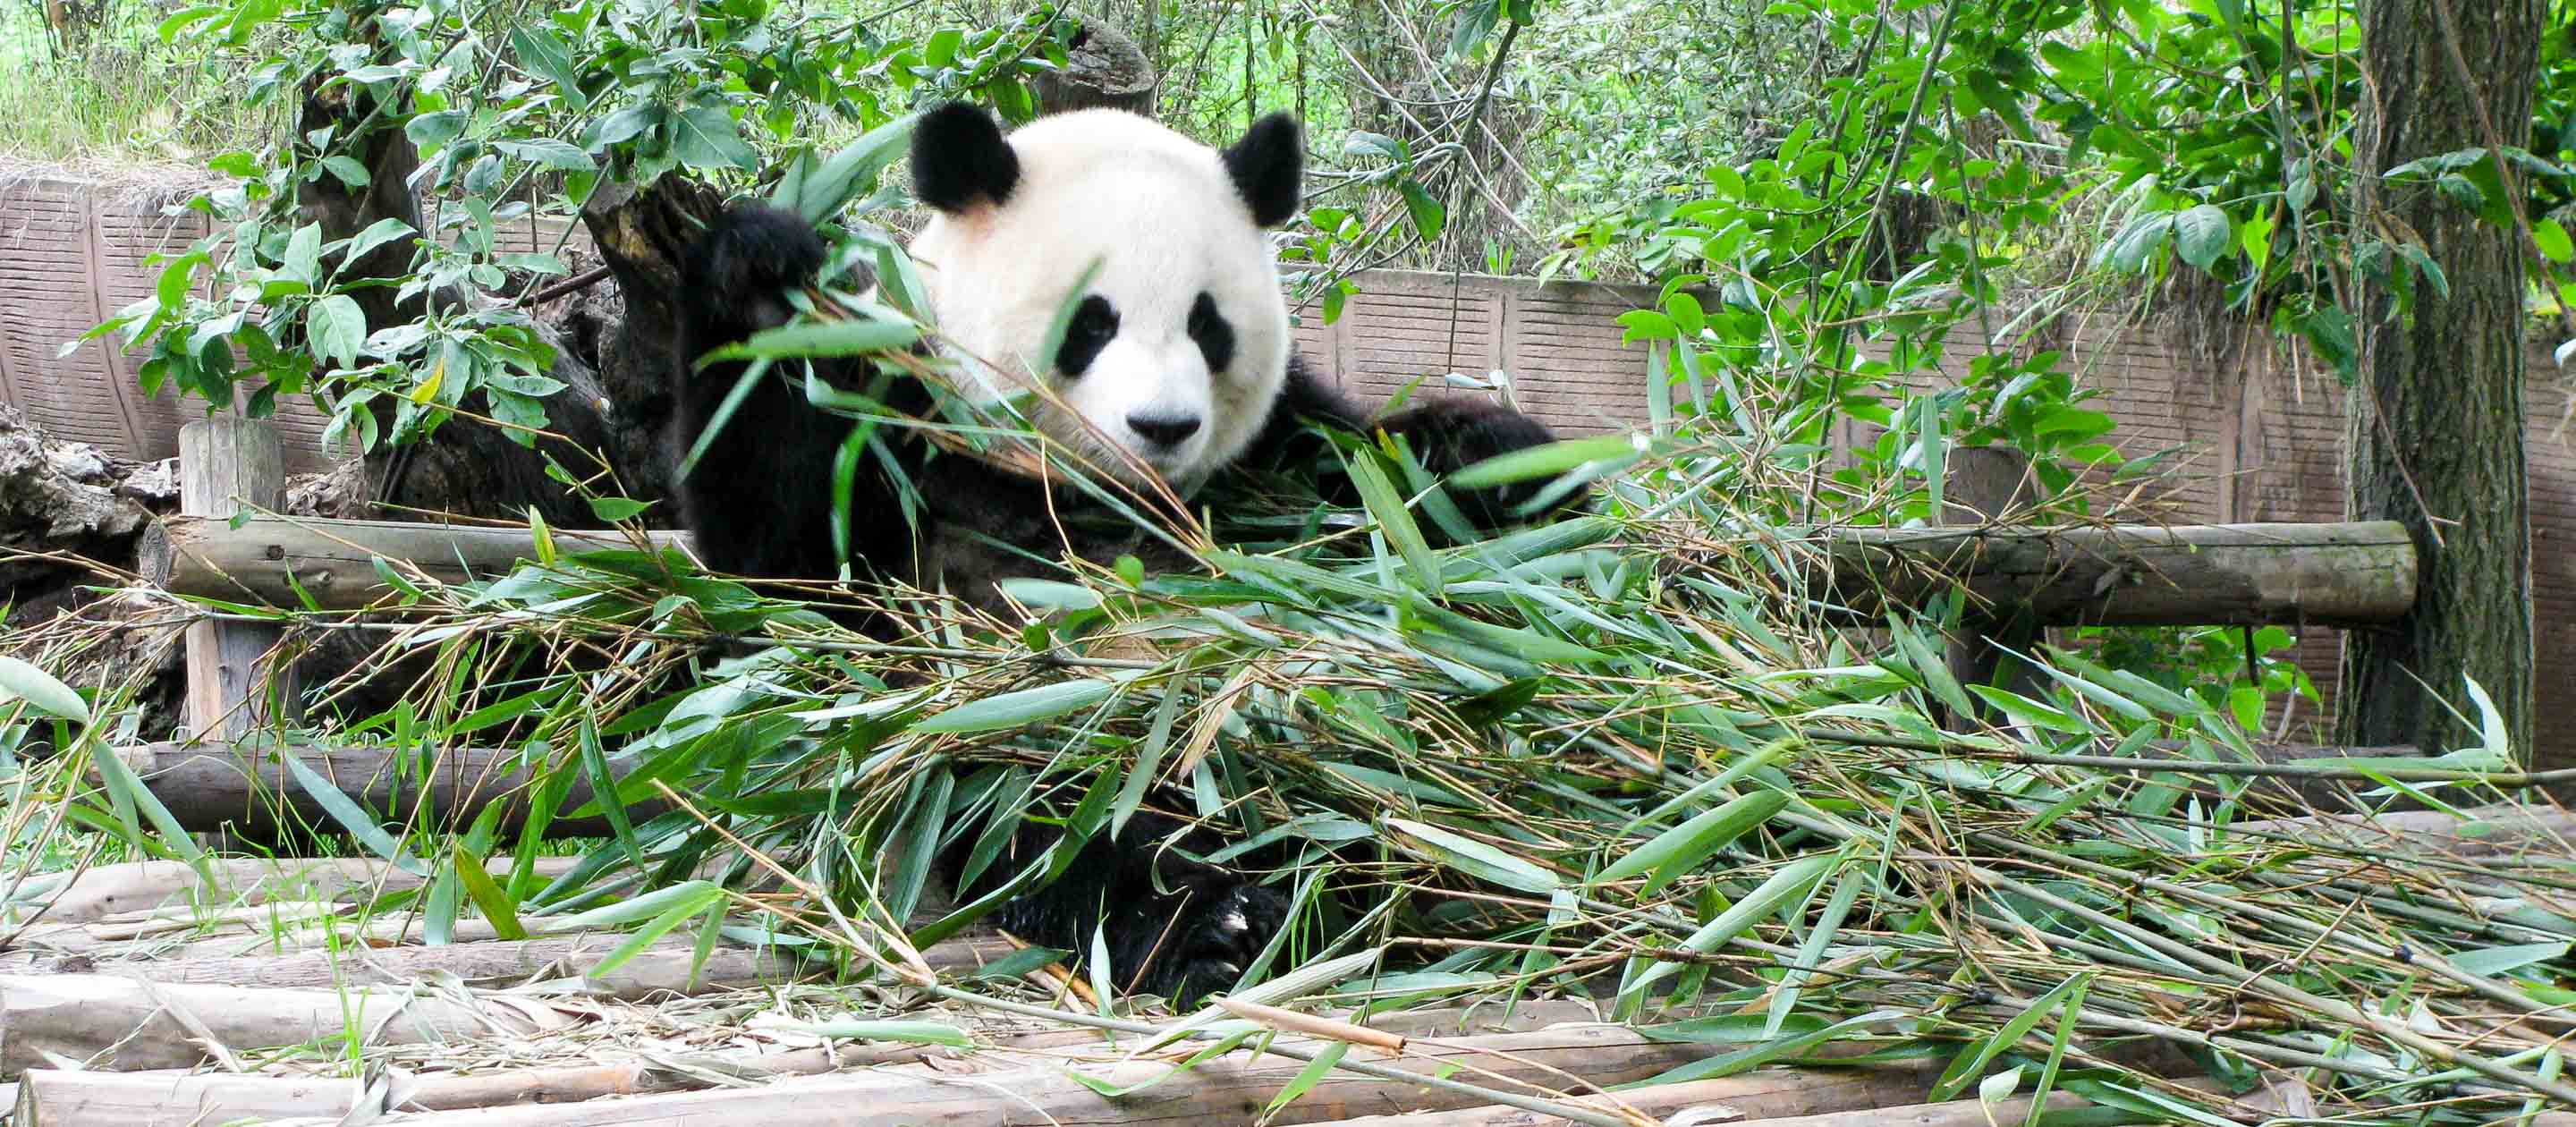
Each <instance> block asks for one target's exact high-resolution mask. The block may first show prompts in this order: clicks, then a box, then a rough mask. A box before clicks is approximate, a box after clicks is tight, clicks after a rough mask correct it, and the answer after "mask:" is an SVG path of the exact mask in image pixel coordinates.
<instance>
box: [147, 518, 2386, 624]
mask: <svg viewBox="0 0 2576 1127" xmlns="http://www.w3.org/2000/svg"><path fill="white" fill-rule="evenodd" d="M553 539H554V542H555V546H556V549H557V550H558V551H567V552H568V551H580V550H591V549H602V548H621V547H622V548H634V547H636V546H637V545H636V544H635V543H634V541H633V540H632V539H630V538H629V537H628V536H627V534H625V533H621V532H614V531H589V532H583V531H565V530H558V531H556V532H554V533H553ZM1822 540H1823V546H1824V547H1825V549H1826V551H1825V554H1824V557H1823V562H1824V563H1825V564H1826V565H1827V566H1828V567H1829V568H1830V569H1831V570H1830V573H1829V574H1825V575H1821V576H1820V577H1819V578H1820V579H1822V580H1823V581H1825V582H1826V583H1828V584H1829V588H1830V590H1829V597H1830V598H1832V599H1833V600H1834V601H1835V602H1836V603H1838V604H1840V605H1842V606H1844V607H1847V608H1849V609H1850V610H1851V611H1853V612H1855V613H1856V614H1857V615H1858V616H1859V617H1861V618H1863V619H1872V620H1874V619H1875V618H1876V617H1877V616H1879V615H1880V614H1881V613H1883V611H1884V609H1885V608H1886V607H1888V606H1890V605H1914V604H1919V603H1920V602H1922V601H1924V600H1925V599H1927V598H1929V597H1930V596H1932V595H1934V594H1937V593H1939V592H1941V591H1943V590H1946V589H1948V585H1949V584H1951V583H1952V582H1954V581H1962V580H1963V581H1964V582H1965V583H1966V584H1967V586H1968V589H1969V591H1970V593H1971V594H1972V595H1973V596H1974V597H1975V598H1977V599H1979V600H1981V601H1987V602H2014V601H2019V602H2024V603H2027V604H2028V605H2029V607H2030V609H2031V613H2032V615H2033V616H2034V617H2035V618H2036V619H2037V620H2038V621H2039V622H2041V623H2043V624H2047V625H2078V624H2082V625H2111V626H2175V625H2199V624H2218V623H2225V624H2238V623H2245V624H2263V623H2273V622H2281V623H2304V624H2308V625H2315V626H2367V625H2372V624H2375V623H2382V622H2389V621H2393V620H2395V619H2396V618H2397V617H2398V616H2399V615H2401V614H2403V613H2405V611H2406V610H2407V608H2409V607H2411V606H2412V605H2413V604H2414V600H2415V545H2414V542H2413V541H2411V540H2408V539H2407V538H2406V536H2405V535H2404V532H2403V530H2402V529H2401V528H2400V527H2399V526H2398V525H2396V524H2394V523H2392V522H2387V521H2379V522H2372V523H2364V524H2237V525H2202V526H2188V527H2175V528H2145V527H2125V528H2078V529H2063V530H2051V531H2047V532H2027V533H2004V532H1995V531H1989V530H1980V529H1939V528H1930V529H1840V530H1835V531H1833V532H1830V533H1827V534H1824V536H1823V537H1822ZM645 542H646V545H647V546H650V547H654V548H661V547H673V546H684V545H685V544H686V542H687V535H686V534H685V533H678V532H653V533H649V534H645ZM138 550H139V553H140V556H141V560H140V562H139V565H138V566H140V567H141V569H142V571H143V574H144V576H145V577H146V578H147V579H149V580H151V581H152V582H153V583H155V584H157V585H159V586H160V587H162V588H164V589H166V590H169V591H172V592H175V593H178V594H182V595H196V596H203V597H210V598H222V599H235V600H250V601H266V602H270V603H273V604H275V605H278V606H301V605H303V603H302V601H301V600H300V599H299V598H298V597H297V596H296V594H295V591H294V587H295V586H296V585H300V586H302V588H303V590H304V592H305V594H306V595H309V596H310V597H311V598H312V599H313V601H314V603H315V605H318V606H320V607H322V608H324V609H327V610H354V609H359V608H363V607H366V606H370V605H373V604H374V603H376V602H378V601H380V600H382V599H384V598H386V597H387V596H388V595H390V594H392V593H393V591H392V589H391V588H390V587H388V586H387V585H386V584H385V583H384V581H383V579H382V578H381V577H379V576H378V575H377V573H376V568H375V561H376V560H378V559H382V560H385V561H388V562H389V563H398V562H402V561H408V563H409V565H410V566H409V568H408V569H405V570H406V572H407V574H410V575H414V576H418V577H419V578H420V579H425V580H432V581H436V582H455V581H458V580H461V579H464V578H467V577H469V576H487V577H488V576H492V575H497V574H501V573H503V572H506V571H508V570H510V569H511V568H513V567H515V566H517V564H518V562H519V561H521V560H527V559H533V558H535V556H536V547H535V541H534V539H533V538H532V537H531V535H530V533H529V532H528V530H526V529H524V528H516V527H475V526H462V525H429V524H400V523H395V522H390V521H332V520H300V519H287V518H277V517H271V518H260V517H254V518H252V519H250V520H248V521H246V522H244V523H243V525H242V527H240V528H232V527H230V526H229V525H228V523H227V522H223V521H209V520H204V519H200V518H193V517H184V516H183V517H171V518H167V519H164V520H162V521H160V522H158V523H156V524H155V525H154V526H153V528H152V529H151V530H149V531H147V532H146V533H145V534H144V538H143V543H142V544H141V545H140V547H139V549H138ZM289 576H293V577H294V579H295V584H289V583H288V582H287V580H288V577H289ZM1954 577H1955V579H1954ZM415 581H416V582H417V580H415Z"/></svg>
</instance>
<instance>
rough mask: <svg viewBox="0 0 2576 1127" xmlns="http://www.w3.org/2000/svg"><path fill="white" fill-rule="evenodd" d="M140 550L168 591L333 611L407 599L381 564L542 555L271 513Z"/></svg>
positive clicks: (564, 539)
mask: <svg viewBox="0 0 2576 1127" xmlns="http://www.w3.org/2000/svg"><path fill="white" fill-rule="evenodd" d="M549 538H550V539H551V540H553V542H554V549H555V551H557V552H564V553H570V552H587V551H597V550H600V549H605V548H624V549H632V548H634V547H635V546H636V545H635V542H634V540H633V539H632V538H630V537H629V536H627V534H625V533H623V532H617V531H613V530H611V531H575V530H571V529H557V530H553V531H552V532H550V533H549ZM686 539H687V537H686V535H685V534H683V533H677V532H655V533H651V534H649V535H648V536H647V538H646V542H647V543H648V544H651V545H652V546H653V547H655V548H657V549H658V548H662V547H669V546H673V545H677V544H682V543H685V542H686ZM135 552H136V557H137V558H136V566H137V567H138V568H139V569H140V570H141V571H142V572H143V577H144V578H145V579H146V580H148V581H150V582H151V583H152V585H153V586H156V587H159V588H161V589H163V590H166V591H175V592H177V593H179V594H183V595H199V596H204V597H207V598H215V599H226V600H230V601H232V602H246V603H268V604H270V605H273V606H281V607H301V606H304V605H305V603H304V599H305V597H307V596H309V597H310V598H311V599H312V600H313V604H314V605H316V606H319V607H321V608H322V609H324V610H357V609H359V608H362V607H366V606H369V605H372V604H374V603H377V602H379V601H381V600H384V599H386V598H388V597H396V596H399V595H400V594H401V592H400V591H399V590H398V589H397V588H395V587H393V586H392V585H390V584H388V583H386V582H385V579H384V576H383V575H382V574H381V573H379V572H378V571H377V561H379V560H382V561H384V562H385V563H386V564H387V565H389V568H390V570H392V571H394V572H397V573H400V574H402V575H403V576H404V577H405V579H406V581H407V582H411V583H414V584H416V585H418V584H420V583H421V582H422V581H423V580H428V581H433V582H437V583H458V582H463V581H465V580H467V579H476V578H482V579H489V578H492V577H494V576H497V575H506V574H508V573H509V572H510V571H511V569H513V568H515V567H517V566H518V565H519V563H520V562H521V561H523V560H533V559H536V558H537V554H538V553H537V544H536V537H535V535H534V534H533V533H531V532H530V531H529V530H528V529H527V528H525V527H486V526H479V525H454V524H405V523H402V522H399V521H382V520H320V519H305V518H300V517H264V516H263V517H252V518H250V519H248V520H245V521H243V522H242V523H241V526H240V527H238V528H235V527H233V526H232V523H231V522H230V521H225V520H210V519H207V518H203V517H189V516H179V517H169V518H165V519H163V520H161V521H159V522H157V523H155V524H154V525H153V526H152V527H150V528H148V529H145V530H144V533H143V537H142V539H141V541H140V542H139V543H137V545H136V547H135ZM298 588H301V589H302V594H301V595H299V594H298V593H297V589H298Z"/></svg>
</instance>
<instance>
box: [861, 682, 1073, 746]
mask: <svg viewBox="0 0 2576 1127" xmlns="http://www.w3.org/2000/svg"><path fill="white" fill-rule="evenodd" d="M1117 691H1118V686H1116V685H1113V684H1111V683H1109V682H1107V681H1091V680H1073V681H1058V682H1056V683H1054V684H1051V685H1039V686H1037V687H1036V688H1032V689H1021V690H1018V691H1016V692H1008V693H1003V694H1001V695H999V696H990V697H984V698H981V699H978V700H970V701H967V702H965V703H964V704H960V705H957V706H955V707H953V708H950V709H948V710H947V711H944V712H941V713H938V714H937V715H934V716H930V717H927V718H925V719H923V720H920V721H917V722H915V723H914V724H913V725H912V730H913V731H915V732H920V733H924V734H932V735H936V734H962V733H967V732H992V731H999V730H1001V729H1004V728H1025V727H1027V726H1029V725H1031V724H1035V723H1037V722H1039V721H1041V720H1053V719H1055V718H1056V717H1058V716H1062V715H1064V714H1066V713H1068V712H1073V711H1075V710H1077V709H1083V708H1089V707H1091V706H1092V705H1095V704H1098V703H1100V702H1101V701H1104V700H1107V699H1109V696H1110V694H1111V693H1114V692H1117Z"/></svg>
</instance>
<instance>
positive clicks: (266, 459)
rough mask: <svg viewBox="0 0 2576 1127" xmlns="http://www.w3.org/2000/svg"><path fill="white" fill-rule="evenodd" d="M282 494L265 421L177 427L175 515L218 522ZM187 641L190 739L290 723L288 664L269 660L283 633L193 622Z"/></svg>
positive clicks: (235, 419) (282, 471)
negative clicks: (177, 508) (177, 458)
mask: <svg viewBox="0 0 2576 1127" xmlns="http://www.w3.org/2000/svg"><path fill="white" fill-rule="evenodd" d="M285 494H286V454H285V450H284V448H283V447H282V446H280V445H279V443H278V440H277V430H276V428H274V427H271V426H270V425H269V424H268V423H267V422H265V421H263V420H258V419H249V418H244V417H241V416H239V415H216V416H213V417H211V418H205V419H199V420H197V421H196V422H193V423H189V424H188V425H186V426H183V427H180V428H179V511H180V512H182V513H187V514H191V515H192V516H194V517H195V518H196V519H198V520H201V521H210V522H213V523H216V524H221V523H224V522H225V521H226V520H228V519H230V518H231V517H232V516H233V514H235V513H237V512H239V511H241V509H242V508H243V507H245V506H247V507H250V508H254V509H274V508H276V507H277V504H278V502H279V501H280V500H282V499H283V498H284V497H285ZM144 535H145V536H147V537H148V536H150V535H151V532H150V530H148V529H147V530H145V533H144ZM186 639H187V654H188V692H187V698H186V700H187V705H186V708H185V710H184V712H183V719H184V721H185V722H186V724H187V726H188V731H189V732H190V733H191V734H192V735H193V736H194V737H195V738H197V739H201V740H228V739H238V738H240V737H242V736H245V735H248V734H250V733H251V732H254V731H257V730H258V729H259V728H260V727H261V726H262V725H265V724H267V723H269V722H270V721H284V722H292V721H293V720H294V719H295V717H296V715H297V709H296V697H295V682H294V679H293V676H292V672H293V669H292V664H293V663H291V662H284V661H272V660H270V657H269V655H270V653H271V651H273V650H275V649H276V648H277V646H278V644H279V643H280V642H282V641H284V640H285V635H284V634H283V632H281V631H279V630H277V629H276V628H274V627H270V626H265V625H261V624H258V623H240V622H192V623H190V624H188V630H187V634H186Z"/></svg>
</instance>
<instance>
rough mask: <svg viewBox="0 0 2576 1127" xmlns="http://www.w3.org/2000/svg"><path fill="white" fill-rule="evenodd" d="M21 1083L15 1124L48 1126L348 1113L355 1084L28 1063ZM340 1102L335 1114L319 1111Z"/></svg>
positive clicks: (153, 1126)
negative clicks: (86, 1069)
mask: <svg viewBox="0 0 2576 1127" xmlns="http://www.w3.org/2000/svg"><path fill="white" fill-rule="evenodd" d="M22 1075H23V1076H24V1079H22V1080H20V1081H19V1083H18V1099H17V1101H16V1104H15V1106H16V1108H17V1116H16V1118H15V1120H14V1122H17V1123H22V1124H28V1125H29V1127H33V1125H34V1124H39V1123H41V1124H45V1125H46V1127H111V1125H113V1127H197V1125H199V1124H209V1123H237V1122H242V1121H245V1120H247V1121H251V1122H260V1123H265V1122H268V1121H270V1120H273V1119H292V1118H298V1117H302V1116H317V1115H324V1114H333V1115H345V1114H347V1112H348V1107H349V1105H350V1103H351V1102H353V1100H354V1099H355V1098H356V1093H357V1090H358V1082H357V1081H355V1080H346V1079H326V1078H323V1077H318V1076H311V1077H304V1076H299V1077H282V1076H240V1075H233V1074H229V1073H209V1074H205V1075H198V1076H174V1075H170V1074H167V1073H152V1074H136V1073H130V1072H81V1071H75V1070H72V1069H61V1068H32V1069H28V1070H27V1071H26V1072H25V1073H23V1074H22ZM335 1106H336V1107H338V1108H339V1109H340V1110H339V1111H337V1112H323V1111H320V1110H318V1109H320V1108H325V1107H335Z"/></svg>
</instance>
